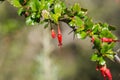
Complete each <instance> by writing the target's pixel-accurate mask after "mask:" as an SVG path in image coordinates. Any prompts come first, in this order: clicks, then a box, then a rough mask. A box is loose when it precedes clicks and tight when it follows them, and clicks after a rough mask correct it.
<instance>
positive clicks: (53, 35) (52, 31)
mask: <svg viewBox="0 0 120 80" xmlns="http://www.w3.org/2000/svg"><path fill="white" fill-rule="evenodd" d="M51 36H52V38H56V33H55V30H54V29H52V30H51Z"/></svg>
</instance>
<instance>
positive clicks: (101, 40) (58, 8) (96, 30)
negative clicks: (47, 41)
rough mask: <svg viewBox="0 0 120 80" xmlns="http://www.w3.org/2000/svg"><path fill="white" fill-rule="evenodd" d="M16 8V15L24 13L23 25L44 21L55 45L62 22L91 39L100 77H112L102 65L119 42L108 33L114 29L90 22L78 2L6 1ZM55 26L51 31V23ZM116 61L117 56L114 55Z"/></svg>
mask: <svg viewBox="0 0 120 80" xmlns="http://www.w3.org/2000/svg"><path fill="white" fill-rule="evenodd" d="M8 2H9V3H10V4H11V5H13V6H14V7H16V8H18V15H20V16H24V17H25V19H26V24H28V25H35V24H45V26H44V28H47V27H50V30H51V37H52V38H53V39H54V38H57V39H58V46H60V47H62V44H63V43H62V33H61V30H60V27H61V26H60V22H64V23H66V24H67V25H68V26H69V27H70V28H71V29H72V32H73V33H74V34H75V35H76V37H77V38H80V39H85V38H86V37H89V38H91V43H93V49H95V52H94V53H93V54H92V56H91V60H92V61H94V62H96V65H97V67H96V70H100V72H101V74H102V76H103V77H104V80H106V79H107V78H108V80H112V74H111V72H110V70H109V69H108V68H107V66H106V60H105V58H109V59H110V60H112V61H115V60H114V59H115V58H116V57H115V56H116V52H115V51H113V48H114V47H115V43H116V42H119V40H118V39H117V37H116V36H115V35H114V34H113V33H112V31H113V30H115V28H114V27H113V26H111V25H109V24H107V23H94V22H93V21H92V19H91V18H90V17H89V16H87V9H84V8H81V6H80V5H79V4H78V3H75V4H74V5H73V6H71V7H66V4H65V3H64V2H63V1H62V0H8ZM53 24H54V25H56V26H57V28H58V29H57V31H55V29H54V27H53V26H52V25H53ZM117 60H119V58H118V57H117Z"/></svg>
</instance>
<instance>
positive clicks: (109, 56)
mask: <svg viewBox="0 0 120 80" xmlns="http://www.w3.org/2000/svg"><path fill="white" fill-rule="evenodd" d="M106 57H107V58H109V59H110V60H112V61H114V56H113V54H106Z"/></svg>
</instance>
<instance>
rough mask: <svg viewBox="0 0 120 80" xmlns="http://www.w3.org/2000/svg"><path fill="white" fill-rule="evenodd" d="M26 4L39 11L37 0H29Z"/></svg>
mask: <svg viewBox="0 0 120 80" xmlns="http://www.w3.org/2000/svg"><path fill="white" fill-rule="evenodd" d="M28 5H29V6H30V7H31V9H32V11H39V8H40V6H41V5H40V2H39V0H30V1H29V4H28Z"/></svg>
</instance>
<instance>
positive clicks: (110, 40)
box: [101, 37, 114, 42]
mask: <svg viewBox="0 0 120 80" xmlns="http://www.w3.org/2000/svg"><path fill="white" fill-rule="evenodd" d="M101 40H102V42H114V40H113V39H112V38H106V37H103V38H101Z"/></svg>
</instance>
